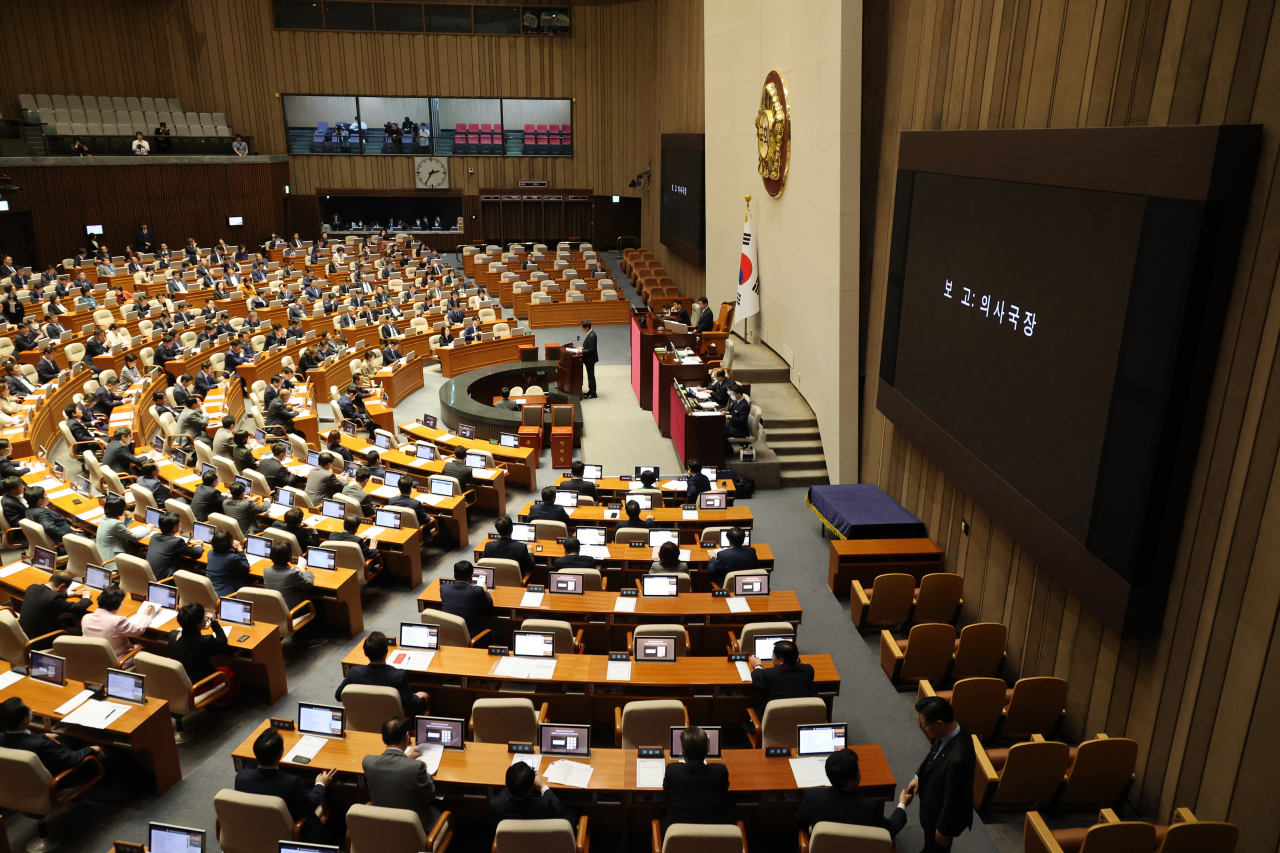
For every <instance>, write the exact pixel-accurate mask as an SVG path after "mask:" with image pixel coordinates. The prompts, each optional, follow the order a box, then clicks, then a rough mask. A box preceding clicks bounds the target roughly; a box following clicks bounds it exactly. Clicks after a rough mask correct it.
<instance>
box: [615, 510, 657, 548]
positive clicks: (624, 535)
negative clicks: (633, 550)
mask: <svg viewBox="0 0 1280 853" xmlns="http://www.w3.org/2000/svg"><path fill="white" fill-rule="evenodd" d="M643 517H644V516H643V515H641V518H643ZM613 541H614V542H617V543H618V544H620V545H625V544H627V543H629V542H646V543H647V542H648V541H649V531H648V530H647V529H646V528H643V527H624V528H622V529H621V530H619V531H618V532H617V533H615V534H613Z"/></svg>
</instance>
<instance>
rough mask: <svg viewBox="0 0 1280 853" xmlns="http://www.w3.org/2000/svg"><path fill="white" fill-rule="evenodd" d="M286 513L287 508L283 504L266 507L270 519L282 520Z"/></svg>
mask: <svg viewBox="0 0 1280 853" xmlns="http://www.w3.org/2000/svg"><path fill="white" fill-rule="evenodd" d="M288 511H289V508H288V507H287V506H285V505H284V504H278V503H273V504H271V506H269V507H267V515H269V516H271V517H272V518H284V514H285V513H286V512H288Z"/></svg>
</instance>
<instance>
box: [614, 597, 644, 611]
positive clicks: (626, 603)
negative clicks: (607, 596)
mask: <svg viewBox="0 0 1280 853" xmlns="http://www.w3.org/2000/svg"><path fill="white" fill-rule="evenodd" d="M637 600H638V599H636V598H634V597H630V596H629V597H625V598H624V597H623V596H621V595H620V596H618V597H617V598H615V599H614V600H613V612H614V613H635V612H636V601H637Z"/></svg>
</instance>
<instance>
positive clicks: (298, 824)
mask: <svg viewBox="0 0 1280 853" xmlns="http://www.w3.org/2000/svg"><path fill="white" fill-rule="evenodd" d="M307 817H310V815H307V816H306V817H301V818H298V819H297V820H295V821H294V822H293V832H292V834H291V835H290V836H289V837H290V839H291V840H293V841H301V840H302V827H303V825H304V824H305V823H306V822H307Z"/></svg>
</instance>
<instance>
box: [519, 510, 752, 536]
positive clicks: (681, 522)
mask: <svg viewBox="0 0 1280 853" xmlns="http://www.w3.org/2000/svg"><path fill="white" fill-rule="evenodd" d="M622 503H623V506H625V505H626V502H625V501H623V502H622ZM532 506H533V502H532V501H531V502H529V503H526V504H525V505H524V506H522V507H521V508H520V512H519V519H518V520H519V521H525V520H526V519H527V518H528V517H529V508H530V507H532ZM693 512H696V513H697V514H698V517H697V518H696V519H686V518H685V517H684V510H682V509H680V508H679V507H657V508H655V509H650V510H641V511H640V517H641V518H648V517H649V516H653V521H654V523H655V524H656V525H658V526H659V527H675V528H677V529H678V530H680V531H681V536H680V539H681V542H685V541H688V542H696V541H698V540H697V538H696V535H695V534H697V533H700V532H701V531H703V530H705V529H706V528H708V527H732V526H735V525H736V526H738V527H741V528H744V529H746V528H750V527H752V526H753V525H754V520H753V519H752V516H751V508H750V507H745V506H731V507H728V508H727V509H702V510H693ZM625 517H626V514H625V512H624V511H623V510H616V509H609V508H608V507H607V506H600V505H599V504H597V505H596V506H580V507H577V508H575V509H574V510H573V512H571V513H569V521H570V525H569V527H570V530H571V531H572V530H575V529H577V526H578V525H579V524H585V525H591V526H592V527H609V528H611V529H612V528H613V526H614V525H615V524H617V523H618V521H619V519H620V518H625Z"/></svg>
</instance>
